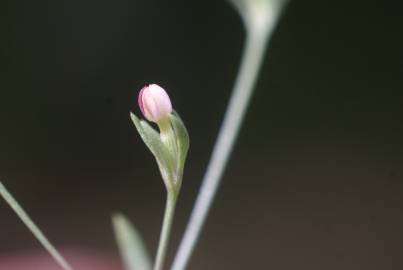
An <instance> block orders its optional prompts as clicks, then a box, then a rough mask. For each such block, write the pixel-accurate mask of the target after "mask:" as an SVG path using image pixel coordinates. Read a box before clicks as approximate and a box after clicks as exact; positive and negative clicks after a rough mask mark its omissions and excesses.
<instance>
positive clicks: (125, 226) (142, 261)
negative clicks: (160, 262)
mask: <svg viewBox="0 0 403 270" xmlns="http://www.w3.org/2000/svg"><path fill="white" fill-rule="evenodd" d="M112 225H113V229H114V231H115V237H116V241H117V244H118V247H119V251H120V255H121V257H122V260H123V262H124V265H125V269H126V270H151V260H150V257H149V255H148V253H147V249H146V247H145V245H144V242H143V240H142V238H141V236H140V234H139V233H138V231H137V230H136V228H135V227H134V226H133V224H131V223H130V221H129V220H128V219H127V218H126V217H125V216H124V215H122V214H114V215H113V216H112Z"/></svg>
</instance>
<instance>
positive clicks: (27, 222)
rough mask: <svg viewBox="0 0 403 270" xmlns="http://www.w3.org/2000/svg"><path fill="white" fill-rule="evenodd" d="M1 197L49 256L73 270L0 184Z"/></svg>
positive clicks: (67, 269)
mask: <svg viewBox="0 0 403 270" xmlns="http://www.w3.org/2000/svg"><path fill="white" fill-rule="evenodd" d="M0 195H1V196H2V197H3V198H4V200H5V201H6V202H7V203H8V204H9V205H10V207H11V208H12V209H13V210H14V212H15V213H16V214H17V216H18V217H19V218H20V219H21V221H22V222H23V223H24V224H25V225H26V226H27V227H28V229H29V230H30V231H31V232H32V234H33V235H34V236H35V237H36V239H38V241H39V242H40V243H41V244H42V246H43V247H44V248H45V249H46V250H47V251H48V252H49V254H50V255H51V256H52V257H53V258H54V259H55V260H56V262H57V263H58V264H59V266H60V267H61V268H62V269H64V270H73V268H72V267H71V266H70V265H69V264H68V263H67V261H66V260H65V259H64V258H63V256H62V255H61V254H60V253H59V252H58V251H57V250H56V248H55V247H54V246H53V245H52V244H51V243H50V242H49V240H48V239H47V238H46V236H45V235H44V234H43V233H42V231H41V230H40V229H39V228H38V226H36V225H35V223H34V222H33V221H32V219H31V218H30V217H29V216H28V214H27V213H26V212H25V211H24V209H22V207H21V206H20V205H19V203H18V202H17V201H16V200H15V199H14V197H13V196H12V195H11V193H10V192H8V190H7V189H6V187H5V186H4V185H3V184H2V183H1V182H0Z"/></svg>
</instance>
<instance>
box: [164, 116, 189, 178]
mask: <svg viewBox="0 0 403 270" xmlns="http://www.w3.org/2000/svg"><path fill="white" fill-rule="evenodd" d="M169 119H170V121H171V125H172V128H173V131H174V134H175V138H176V144H177V150H178V153H177V155H178V156H177V164H176V166H177V168H176V172H177V173H176V174H177V175H178V176H179V179H178V180H181V179H182V174H183V168H184V165H185V161H186V156H187V153H188V150H189V134H188V131H187V129H186V127H185V124H184V123H183V121H182V119H181V118H180V117H179V115H178V113H177V112H175V111H174V112H172V113H171V114H170V115H169Z"/></svg>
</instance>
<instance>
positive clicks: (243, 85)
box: [171, 0, 281, 270]
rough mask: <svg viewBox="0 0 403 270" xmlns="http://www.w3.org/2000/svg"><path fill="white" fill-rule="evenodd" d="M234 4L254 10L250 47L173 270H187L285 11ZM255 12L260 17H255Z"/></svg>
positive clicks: (247, 18)
mask: <svg viewBox="0 0 403 270" xmlns="http://www.w3.org/2000/svg"><path fill="white" fill-rule="evenodd" d="M234 2H239V3H241V2H242V3H241V4H240V6H239V7H241V6H242V7H244V6H243V5H244V4H245V7H250V8H251V9H250V10H248V9H244V10H239V11H240V13H241V15H242V17H243V19H244V23H245V27H246V44H245V48H244V51H243V55H242V61H241V64H240V68H239V72H238V75H237V78H236V81H235V85H234V89H233V91H232V94H231V98H230V101H229V104H228V106H227V110H226V113H225V116H224V120H223V123H222V125H221V128H220V131H219V133H218V137H217V140H216V143H215V145H214V148H213V152H212V155H211V158H210V161H209V164H208V166H207V170H206V173H205V175H204V178H203V182H202V185H201V187H200V191H199V194H198V196H197V199H196V202H195V205H194V207H193V210H192V213H191V216H190V219H189V222H188V225H187V227H186V230H185V233H184V236H183V238H182V241H181V243H180V245H179V249H178V252H177V253H176V256H175V259H174V262H173V264H172V267H171V270H184V269H185V268H186V265H187V264H188V262H189V260H190V256H191V255H192V252H193V250H194V247H195V245H196V242H197V240H198V238H199V236H200V232H201V229H202V227H203V224H204V222H205V220H206V218H207V214H208V212H209V210H210V208H211V205H212V202H213V199H214V196H215V194H216V192H217V189H218V186H219V184H220V180H221V178H222V175H223V172H224V169H225V167H226V165H227V162H228V159H229V157H230V154H231V152H232V149H233V146H234V143H235V141H236V138H237V135H238V134H239V131H240V127H241V124H242V122H243V119H244V116H245V112H246V109H247V107H248V104H249V102H250V98H251V96H252V93H253V88H254V86H255V84H256V79H257V75H258V72H259V70H260V67H261V64H262V61H263V57H264V53H265V49H266V45H267V42H268V39H269V37H270V36H271V34H272V32H273V30H274V26H275V24H276V22H277V19H278V16H279V14H280V11H281V8H280V6H279V7H278V8H276V9H273V11H272V10H268V11H269V12H266V13H264V12H263V13H261V12H262V11H264V9H260V8H257V9H256V8H255V7H256V6H253V5H254V3H255V2H254V0H251V1H249V2H248V1H234ZM266 2H267V1H266ZM256 3H257V2H256ZM247 4H250V5H251V6H249V5H247ZM271 11H272V12H271ZM255 12H258V13H259V14H255Z"/></svg>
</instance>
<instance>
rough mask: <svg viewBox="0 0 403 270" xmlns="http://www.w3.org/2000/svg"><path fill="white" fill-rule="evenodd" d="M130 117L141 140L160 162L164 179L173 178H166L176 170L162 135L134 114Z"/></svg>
mask: <svg viewBox="0 0 403 270" xmlns="http://www.w3.org/2000/svg"><path fill="white" fill-rule="evenodd" d="M130 117H131V119H132V121H133V123H134V125H135V126H136V128H137V131H138V132H139V134H140V136H141V138H142V139H143V141H144V143H145V144H146V145H147V147H148V148H149V149H150V151H151V153H152V154H153V155H154V157H155V158H156V159H157V161H158V166H159V167H160V171H161V174H163V178H164V180H165V181H166V179H165V178H171V176H165V175H164V174H167V173H168V172H169V173H171V172H173V171H174V170H173V169H174V167H175V166H174V164H175V162H174V160H173V157H172V155H171V154H170V152H169V150H168V149H167V148H166V146H165V145H164V144H163V143H162V141H161V138H160V134H159V133H158V132H157V131H156V130H155V129H153V128H152V127H151V126H150V125H149V124H148V123H147V122H145V121H142V120H139V119H138V118H137V116H136V115H135V114H133V113H130Z"/></svg>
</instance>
